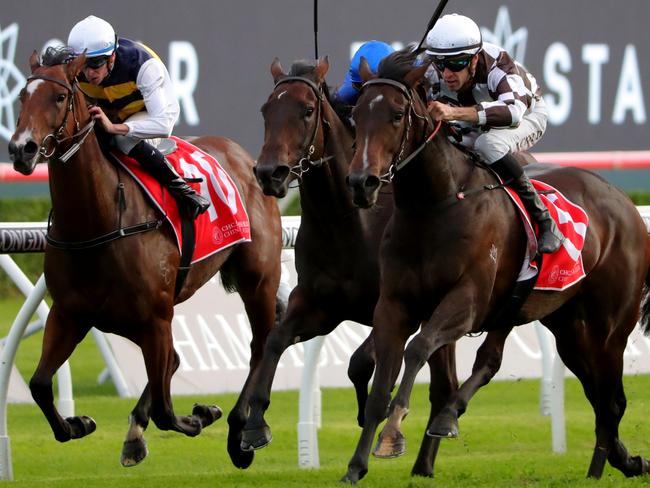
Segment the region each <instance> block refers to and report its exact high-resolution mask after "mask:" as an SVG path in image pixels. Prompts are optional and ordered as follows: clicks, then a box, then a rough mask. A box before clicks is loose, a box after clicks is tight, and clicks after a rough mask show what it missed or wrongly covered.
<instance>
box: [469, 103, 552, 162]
mask: <svg viewBox="0 0 650 488" xmlns="http://www.w3.org/2000/svg"><path fill="white" fill-rule="evenodd" d="M547 120H548V110H547V108H546V102H544V99H543V98H540V99H539V100H536V101H535V102H534V105H533V107H532V109H531V110H530V111H529V112H528V113H526V114H525V115H524V116H523V117H522V119H521V122H520V123H519V125H518V126H517V127H506V128H503V129H498V128H494V129H490V130H489V131H487V132H483V133H482V134H481V135H479V136H478V137H477V138H476V140H475V141H474V146H473V147H471V148H470V150H471V151H472V152H474V153H476V154H477V155H478V156H479V157H480V158H481V160H482V161H484V162H485V163H487V164H492V163H494V162H495V161H498V160H499V159H501V158H502V157H503V156H505V155H506V154H508V153H515V152H519V151H526V150H527V149H530V148H531V147H533V146H534V145H535V144H536V143H537V141H539V140H540V139H541V137H542V136H543V135H544V132H545V131H546V121H547Z"/></svg>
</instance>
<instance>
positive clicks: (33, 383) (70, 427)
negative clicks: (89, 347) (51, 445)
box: [29, 304, 96, 442]
mask: <svg viewBox="0 0 650 488" xmlns="http://www.w3.org/2000/svg"><path fill="white" fill-rule="evenodd" d="M88 330H89V329H88V328H81V327H75V326H74V324H69V323H66V324H65V325H64V324H63V319H62V317H61V316H60V315H59V313H58V309H57V306H56V304H54V305H53V306H52V309H51V310H50V314H49V315H48V317H47V323H46V326H45V333H44V335H43V351H42V354H41V359H40V361H39V363H38V366H37V367H36V371H35V372H34V375H33V376H32V379H31V380H30V382H29V389H30V390H31V393H32V397H33V398H34V401H35V402H36V404H37V405H38V406H39V407H40V408H41V410H42V411H43V414H44V415H45V418H46V419H47V421H48V422H49V424H50V427H51V428H52V432H53V433H54V438H55V439H56V440H57V441H59V442H65V441H69V440H70V439H78V438H80V437H83V436H85V435H88V434H90V433H92V432H94V431H95V428H96V424H95V421H94V420H93V419H92V418H90V417H86V416H76V417H68V418H66V419H64V418H63V417H61V415H60V414H59V412H58V411H57V409H56V407H55V406H54V395H53V393H52V377H53V376H54V374H55V373H56V371H57V370H58V369H59V368H60V367H61V365H62V364H63V363H64V362H65V361H66V360H67V359H68V358H69V357H70V355H71V354H72V351H74V349H75V347H76V346H77V344H79V342H81V340H82V339H83V338H84V337H85V336H86V334H87V333H88Z"/></svg>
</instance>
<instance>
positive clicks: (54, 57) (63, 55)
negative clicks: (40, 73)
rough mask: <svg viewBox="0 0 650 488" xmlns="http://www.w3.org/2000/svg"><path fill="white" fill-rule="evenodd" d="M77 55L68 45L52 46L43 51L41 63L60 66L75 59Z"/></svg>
mask: <svg viewBox="0 0 650 488" xmlns="http://www.w3.org/2000/svg"><path fill="white" fill-rule="evenodd" d="M74 57H75V55H74V52H73V51H72V48H70V47H68V46H57V47H54V46H50V47H48V48H47V49H46V50H45V53H43V56H42V59H41V64H42V65H43V66H58V65H60V64H66V63H68V62H69V61H70V60H72V59H74Z"/></svg>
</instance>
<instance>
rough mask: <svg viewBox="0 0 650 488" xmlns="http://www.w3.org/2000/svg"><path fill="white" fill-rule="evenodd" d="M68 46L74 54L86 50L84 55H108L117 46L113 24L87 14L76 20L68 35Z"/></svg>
mask: <svg viewBox="0 0 650 488" xmlns="http://www.w3.org/2000/svg"><path fill="white" fill-rule="evenodd" d="M68 46H70V47H71V48H72V50H73V51H74V54H75V56H78V55H80V54H81V53H83V52H84V51H86V57H88V58H94V57H97V56H110V55H111V54H113V52H115V49H116V48H117V37H116V35H115V30H113V26H111V24H109V23H108V22H106V21H105V20H104V19H100V18H99V17H95V16H94V15H89V16H88V17H86V18H85V19H83V20H81V21H79V22H77V23H76V24H75V26H74V27H73V28H72V30H71V31H70V35H68Z"/></svg>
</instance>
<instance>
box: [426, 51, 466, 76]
mask: <svg viewBox="0 0 650 488" xmlns="http://www.w3.org/2000/svg"><path fill="white" fill-rule="evenodd" d="M470 61H472V56H470V55H464V56H461V57H454V58H433V65H434V66H435V67H436V69H437V70H438V71H440V72H441V73H442V72H443V71H444V70H445V68H447V69H448V70H449V71H453V72H454V73H458V72H459V71H463V70H464V69H465V68H467V67H468V66H469V63H470Z"/></svg>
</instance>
